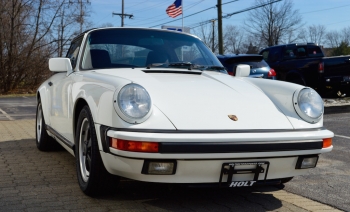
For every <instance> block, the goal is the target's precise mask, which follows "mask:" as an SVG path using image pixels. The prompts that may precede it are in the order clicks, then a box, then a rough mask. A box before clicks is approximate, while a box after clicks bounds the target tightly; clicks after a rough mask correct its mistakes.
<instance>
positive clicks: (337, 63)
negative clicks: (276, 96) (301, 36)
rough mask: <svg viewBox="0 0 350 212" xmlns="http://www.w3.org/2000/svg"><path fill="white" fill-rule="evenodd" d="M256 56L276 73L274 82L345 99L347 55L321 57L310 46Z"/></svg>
mask: <svg viewBox="0 0 350 212" xmlns="http://www.w3.org/2000/svg"><path fill="white" fill-rule="evenodd" d="M260 54H261V55H262V56H263V58H264V60H265V61H266V62H267V63H268V64H269V66H270V67H271V68H273V69H274V70H275V71H276V74H277V79H278V80H283V81H288V82H293V83H297V84H301V85H305V86H309V87H312V88H314V89H315V90H317V91H318V92H319V93H321V94H325V93H328V92H334V93H337V94H338V95H339V96H345V95H346V92H347V91H349V88H350V55H348V56H337V57H324V53H323V52H322V50H321V48H320V47H319V46H318V45H316V44H313V43H307V44H287V45H278V46H272V47H269V48H266V49H264V50H262V51H261V52H260Z"/></svg>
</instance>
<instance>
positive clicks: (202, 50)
mask: <svg viewBox="0 0 350 212" xmlns="http://www.w3.org/2000/svg"><path fill="white" fill-rule="evenodd" d="M105 30H114V31H119V30H132V31H138V30H140V31H159V32H161V33H172V34H179V35H180V36H189V37H191V39H196V40H197V41H198V42H197V41H195V42H193V44H196V47H197V48H198V51H199V54H200V55H201V56H202V57H203V59H205V60H206V62H207V63H209V62H208V61H207V60H208V59H209V60H210V62H211V63H212V64H211V65H207V66H208V67H209V66H222V64H221V62H220V61H219V60H218V59H217V57H216V56H215V55H214V54H213V53H212V52H211V50H210V49H209V48H208V47H207V46H206V45H205V44H204V42H203V41H202V40H201V39H199V38H198V37H197V36H195V35H192V34H189V33H183V32H175V31H170V30H164V29H148V28H126V27H124V28H118V27H116V28H100V29H94V30H91V31H89V32H87V33H86V35H85V39H84V43H83V48H82V54H81V58H80V60H79V70H80V71H89V70H96V69H101V68H86V67H85V68H84V67H83V63H84V62H85V59H84V58H85V57H86V51H87V46H88V42H90V39H89V38H90V36H91V34H92V33H94V32H96V31H105ZM140 47H141V46H140ZM174 52H175V49H174ZM179 61H180V59H179ZM171 62H174V61H171ZM171 62H169V63H171ZM198 65H202V64H198ZM120 68H147V64H146V65H145V66H134V67H133V66H131V65H130V66H128V67H111V68H105V69H120ZM162 68H165V69H168V68H176V67H162ZM196 70H197V69H196ZM198 70H201V69H198ZM202 71H203V70H202ZM215 71H216V70H215ZM224 71H225V69H224ZM219 72H220V71H219Z"/></svg>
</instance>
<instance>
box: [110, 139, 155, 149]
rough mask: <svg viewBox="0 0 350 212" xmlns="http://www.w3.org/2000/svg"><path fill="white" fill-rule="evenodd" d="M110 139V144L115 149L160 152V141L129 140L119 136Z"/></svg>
mask: <svg viewBox="0 0 350 212" xmlns="http://www.w3.org/2000/svg"><path fill="white" fill-rule="evenodd" d="M110 139H111V140H110V145H111V147H112V148H114V149H119V150H123V151H130V152H159V143H157V142H143V141H129V140H122V139H117V138H110Z"/></svg>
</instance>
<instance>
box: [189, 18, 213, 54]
mask: <svg viewBox="0 0 350 212" xmlns="http://www.w3.org/2000/svg"><path fill="white" fill-rule="evenodd" d="M192 33H193V34H195V35H197V36H198V37H199V38H201V39H202V41H203V42H204V43H205V45H207V46H208V47H209V48H210V49H211V50H212V51H213V52H214V53H218V52H219V46H218V41H217V39H215V38H217V37H218V36H217V27H214V29H213V27H212V26H210V25H207V24H204V25H201V26H200V27H199V28H197V29H196V30H193V32H192Z"/></svg>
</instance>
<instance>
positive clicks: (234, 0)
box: [149, 0, 281, 28]
mask: <svg viewBox="0 0 350 212" xmlns="http://www.w3.org/2000/svg"><path fill="white" fill-rule="evenodd" d="M236 1H239V0H233V1H229V2H226V3H224V4H221V5H225V4H229V3H233V2H236ZM280 1H281V0H280ZM214 8H216V6H212V7H209V8H207V9H204V10H201V11H198V12H196V13H192V14H190V15H187V16H185V17H183V18H188V17H191V16H194V15H197V14H199V13H202V12H205V11H207V10H210V9H214ZM181 19H182V18H177V19H175V20H172V21H168V22H165V23H162V24H157V25H154V26H151V27H149V28H153V27H157V26H161V25H164V24H168V23H172V22H175V21H178V20H181ZM211 20H213V19H211Z"/></svg>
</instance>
